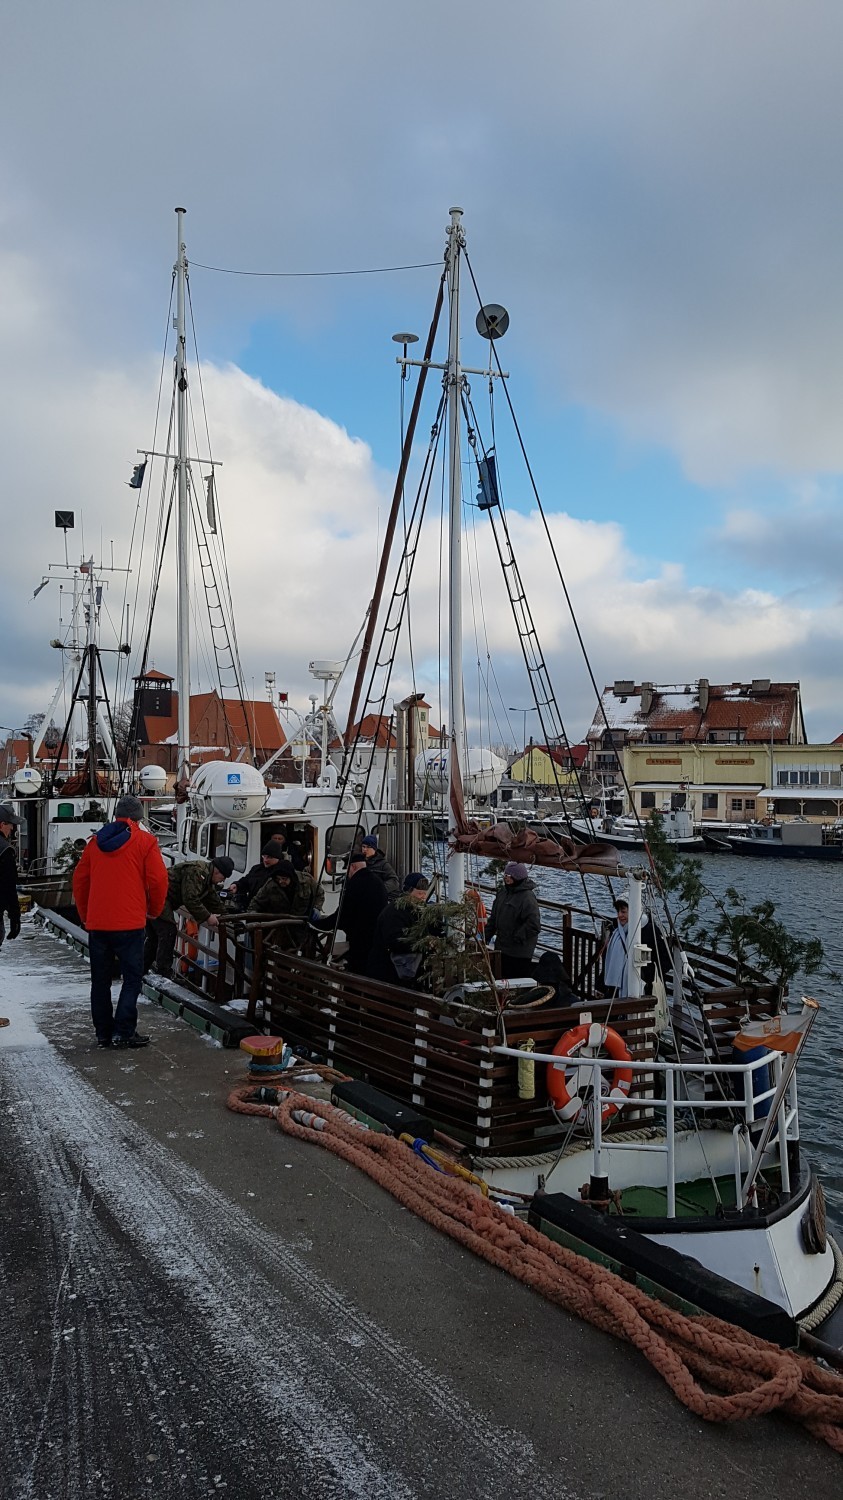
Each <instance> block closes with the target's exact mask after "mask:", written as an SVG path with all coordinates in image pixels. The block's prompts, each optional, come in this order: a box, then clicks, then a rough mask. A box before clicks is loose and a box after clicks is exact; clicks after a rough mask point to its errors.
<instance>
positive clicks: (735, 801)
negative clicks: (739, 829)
mask: <svg viewBox="0 0 843 1500" xmlns="http://www.w3.org/2000/svg"><path fill="white" fill-rule="evenodd" d="M729 806H730V807H731V809H732V812H743V797H732V798H731V800H730V802H729Z"/></svg>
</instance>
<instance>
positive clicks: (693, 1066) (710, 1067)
mask: <svg viewBox="0 0 843 1500" xmlns="http://www.w3.org/2000/svg"><path fill="white" fill-rule="evenodd" d="M492 1051H493V1052H496V1053H498V1054H499V1055H500V1056H501V1057H515V1058H518V1057H520V1058H521V1059H522V1061H523V1058H524V1054H523V1052H519V1051H518V1049H517V1048H516V1047H503V1046H499V1045H496V1046H494V1047H493V1048H492ZM778 1056H779V1053H778V1052H765V1053H764V1055H763V1057H757V1058H755V1059H754V1060H753V1061H752V1062H747V1063H670V1062H659V1061H658V1060H657V1059H656V1058H650V1059H648V1060H646V1061H644V1062H635V1061H634V1059H632V1058H630V1060H629V1061H628V1062H627V1061H626V1059H624V1063H623V1066H624V1067H625V1068H632V1070H633V1072H637V1073H754V1072H755V1071H756V1069H758V1068H763V1067H769V1064H770V1061H771V1059H775V1058H777V1057H778ZM530 1061H531V1062H544V1063H555V1064H556V1065H557V1066H559V1067H562V1066H564V1064H565V1062H566V1061H569V1059H566V1058H564V1057H560V1055H559V1053H558V1052H531V1053H530ZM588 1061H589V1062H590V1063H591V1062H595V1063H597V1064H598V1066H599V1067H601V1068H611V1069H612V1071H613V1072H614V1070H615V1068H616V1067H617V1066H618V1062H617V1059H616V1058H614V1057H593V1058H592V1057H589V1058H588ZM760 1098H761V1095H760V1094H756V1095H755V1099H756V1102H757V1100H758V1099H760Z"/></svg>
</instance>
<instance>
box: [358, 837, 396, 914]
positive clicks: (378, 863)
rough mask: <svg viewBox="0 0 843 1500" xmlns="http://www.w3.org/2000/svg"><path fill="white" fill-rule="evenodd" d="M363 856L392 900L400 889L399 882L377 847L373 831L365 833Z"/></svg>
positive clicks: (362, 845) (381, 851) (362, 846)
mask: <svg viewBox="0 0 843 1500" xmlns="http://www.w3.org/2000/svg"><path fill="white" fill-rule="evenodd" d="M361 848H362V851H363V857H364V859H365V860H366V863H367V865H368V866H369V869H370V870H371V872H372V874H373V875H377V877H378V880H382V881H383V884H384V889H385V891H386V894H387V896H388V897H389V899H390V901H393V900H394V899H395V897H396V896H397V895H398V892H399V890H400V883H399V880H398V876H397V875H396V873H395V871H394V869H393V868H392V865H391V864H390V863H389V860H388V859H387V857H386V855H385V854H384V852H383V850H382V849H379V848H378V841H377V839H376V838H375V835H374V834H373V833H367V834H366V837H365V838H364V839H363V842H362V844H361Z"/></svg>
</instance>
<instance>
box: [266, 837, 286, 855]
mask: <svg viewBox="0 0 843 1500" xmlns="http://www.w3.org/2000/svg"><path fill="white" fill-rule="evenodd" d="M286 852H287V851H286V849H285V847H284V844H283V843H282V842H281V840H280V839H270V840H269V842H268V843H267V844H264V846H263V848H262V849H261V858H262V859H283V858H284V855H285V854H286Z"/></svg>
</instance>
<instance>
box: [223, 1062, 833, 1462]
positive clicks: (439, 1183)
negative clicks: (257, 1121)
mask: <svg viewBox="0 0 843 1500" xmlns="http://www.w3.org/2000/svg"><path fill="white" fill-rule="evenodd" d="M234 1093H235V1094H237V1093H238V1091H237V1090H235V1091H234ZM232 1107H237V1106H235V1105H232ZM240 1108H241V1109H242V1108H244V1106H243V1105H242V1104H240ZM245 1108H246V1109H248V1112H249V1113H262V1114H267V1115H268V1114H274V1115H275V1117H276V1119H277V1122H278V1125H279V1126H280V1128H281V1129H282V1130H283V1131H285V1132H286V1133H287V1134H289V1135H292V1136H296V1137H297V1138H298V1139H300V1140H306V1141H311V1142H315V1143H316V1144H317V1145H321V1146H323V1147H325V1148H326V1149H327V1150H330V1151H332V1152H333V1153H334V1154H336V1155H337V1156H340V1157H342V1159H343V1160H345V1161H347V1162H349V1163H350V1164H351V1165H353V1166H357V1167H359V1168H360V1169H361V1170H362V1171H364V1172H366V1173H367V1175H368V1176H369V1177H371V1178H372V1179H373V1181H375V1182H377V1183H378V1184H379V1186H381V1187H383V1188H384V1189H385V1190H386V1191H387V1192H389V1193H390V1194H391V1195H392V1196H393V1197H394V1198H396V1199H397V1200H398V1202H400V1203H401V1204H402V1205H403V1206H404V1207H405V1208H408V1209H409V1210H411V1211H412V1212H414V1213H417V1214H419V1215H420V1216H421V1217H423V1218H424V1219H426V1220H427V1222H428V1223H430V1224H431V1225H432V1226H433V1227H434V1228H436V1229H439V1230H440V1231H441V1232H442V1233H445V1234H448V1235H449V1236H450V1237H451V1238H452V1239H455V1240H456V1241H457V1242H458V1243H459V1244H461V1245H463V1246H464V1247H465V1248H466V1249H468V1250H471V1251H472V1252H473V1253H474V1254H476V1255H479V1256H481V1257H482V1258H483V1259H484V1260H486V1261H488V1262H489V1263H490V1264H491V1265H495V1266H498V1267H499V1268H500V1269H502V1270H506V1271H508V1272H509V1273H510V1274H511V1275H514V1276H516V1277H518V1279H519V1280H520V1281H523V1282H524V1283H525V1284H526V1285H527V1286H530V1287H531V1288H532V1289H533V1290H535V1291H537V1292H539V1293H540V1294H541V1295H543V1296H544V1297H546V1298H548V1299H549V1300H550V1301H552V1302H554V1303H556V1304H557V1305H558V1306H560V1307H562V1308H564V1309H565V1310H566V1311H568V1312H571V1313H575V1314H576V1315H577V1316H578V1317H582V1318H584V1319H586V1320H587V1321H588V1322H590V1323H592V1324H593V1325H594V1326H596V1327H597V1328H600V1329H602V1330H603V1331H604V1332H607V1333H612V1334H614V1335H616V1336H619V1337H621V1338H624V1339H626V1340H627V1341H628V1342H629V1343H631V1344H633V1345H634V1346H635V1347H636V1348H638V1349H640V1350H641V1352H642V1353H643V1354H644V1356H645V1357H646V1358H647V1359H648V1360H649V1361H650V1363H651V1364H652V1365H653V1366H654V1368H655V1369H657V1370H658V1372H659V1374H660V1375H661V1376H662V1378H663V1379H664V1380H665V1381H666V1383H667V1384H668V1385H669V1386H670V1388H671V1390H673V1391H674V1393H675V1395H676V1396H677V1397H678V1398H679V1400H680V1401H682V1402H683V1404H684V1405H685V1406H687V1407H688V1408H689V1409H690V1410H691V1411H693V1412H694V1413H695V1414H696V1415H697V1416H699V1417H702V1418H703V1419H704V1420H706V1421H711V1422H736V1421H742V1420H744V1419H745V1418H747V1417H750V1416H759V1415H762V1414H764V1413H767V1412H771V1411H775V1410H782V1411H785V1412H786V1413H787V1414H788V1415H789V1416H791V1417H793V1418H794V1419H795V1420H797V1421H799V1422H802V1423H803V1424H804V1425H805V1426H806V1427H808V1429H809V1430H810V1431H811V1432H812V1433H813V1434H814V1435H815V1436H817V1437H819V1438H821V1439H822V1440H823V1441H824V1442H826V1443H828V1444H829V1446H831V1447H832V1448H834V1449H835V1450H836V1451H837V1452H843V1380H841V1378H840V1377H839V1376H836V1375H832V1374H830V1373H827V1372H825V1371H822V1370H821V1369H820V1368H819V1366H817V1365H815V1364H814V1363H813V1362H812V1361H811V1360H808V1359H805V1358H804V1357H803V1356H800V1355H797V1354H794V1353H792V1352H790V1351H788V1350H782V1349H780V1348H778V1346H777V1345H775V1344H770V1343H767V1342H766V1341H765V1340H763V1339H759V1338H756V1337H755V1336H754V1335H752V1334H750V1333H747V1332H746V1330H744V1329H739V1328H736V1327H733V1326H732V1325H731V1324H728V1323H724V1322H722V1321H721V1320H720V1319H717V1318H711V1317H694V1318H691V1317H688V1316H686V1315H685V1314H682V1313H679V1312H676V1311H675V1310H674V1309H672V1308H669V1307H667V1306H666V1305H665V1304H663V1303H661V1302H659V1301H657V1300H656V1299H654V1298H651V1297H649V1296H647V1294H646V1293H645V1292H642V1291H641V1289H640V1288H638V1287H636V1286H631V1285H630V1284H629V1283H627V1282H625V1281H622V1280H621V1278H620V1277H618V1276H615V1275H614V1274H613V1273H612V1272H611V1271H608V1270H606V1269H605V1268H604V1267H602V1266H598V1265H596V1264H594V1263H593V1262H592V1261H589V1260H586V1259H585V1258H584V1257H582V1256H579V1255H577V1254H575V1253H574V1252H573V1251H571V1250H568V1249H567V1248H566V1247H565V1246H563V1245H558V1244H556V1243H555V1241H553V1240H549V1239H548V1238H547V1237H546V1236H544V1235H542V1234H540V1233H539V1232H538V1231H537V1230H535V1229H533V1227H532V1226H531V1225H529V1224H525V1223H523V1222H522V1221H521V1220H520V1219H517V1218H515V1217H514V1215H511V1214H507V1213H505V1212H503V1210H501V1209H500V1208H498V1206H497V1205H496V1204H494V1203H492V1202H491V1201H490V1200H489V1199H487V1198H483V1197H482V1196H480V1195H479V1194H478V1193H477V1192H476V1191H475V1190H474V1189H473V1188H472V1187H471V1186H469V1184H467V1183H465V1182H462V1181H461V1180H459V1179H458V1178H452V1177H446V1176H444V1175H442V1174H440V1173H436V1172H432V1171H431V1170H430V1168H429V1167H427V1166H426V1165H425V1164H424V1163H423V1162H422V1161H421V1160H420V1159H419V1157H418V1156H417V1155H416V1154H415V1153H414V1152H413V1151H412V1150H410V1149H409V1148H408V1147H406V1146H405V1145H403V1144H402V1143H401V1142H400V1141H397V1140H395V1139H394V1137H392V1136H388V1135H383V1134H379V1133H376V1132H374V1131H372V1132H364V1131H361V1130H360V1129H359V1128H358V1127H357V1126H352V1125H349V1124H346V1123H345V1122H343V1120H342V1119H341V1118H340V1116H339V1112H338V1111H336V1110H335V1109H334V1108H333V1106H332V1105H329V1104H325V1103H323V1102H322V1101H321V1100H316V1099H311V1098H308V1097H306V1096H304V1095H301V1094H295V1093H290V1094H289V1095H288V1097H287V1098H285V1099H283V1100H282V1102H281V1103H280V1104H279V1105H278V1106H277V1107H275V1106H269V1105H251V1106H245ZM294 1110H307V1111H308V1112H309V1113H310V1114H311V1115H316V1116H319V1117H320V1118H321V1119H323V1120H324V1121H325V1122H326V1124H325V1128H324V1129H323V1130H321V1131H319V1132H316V1131H314V1130H313V1129H312V1128H311V1127H309V1126H307V1125H302V1124H299V1123H298V1121H296V1120H295V1119H294V1118H293V1111H294ZM695 1377H699V1379H703V1380H705V1381H706V1384H707V1385H709V1386H712V1387H714V1390H713V1391H707V1390H704V1389H703V1388H702V1386H701V1385H700V1384H699V1379H698V1378H695Z"/></svg>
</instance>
